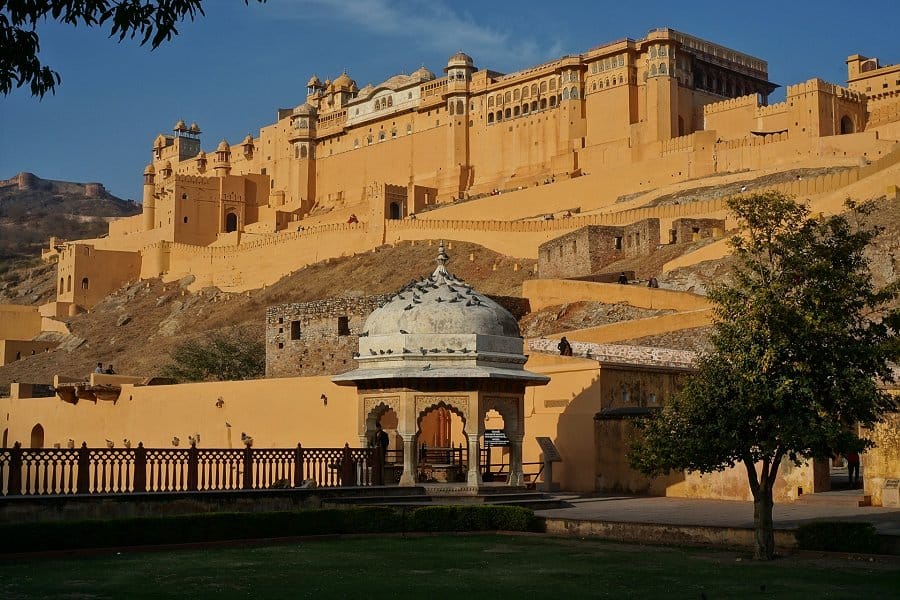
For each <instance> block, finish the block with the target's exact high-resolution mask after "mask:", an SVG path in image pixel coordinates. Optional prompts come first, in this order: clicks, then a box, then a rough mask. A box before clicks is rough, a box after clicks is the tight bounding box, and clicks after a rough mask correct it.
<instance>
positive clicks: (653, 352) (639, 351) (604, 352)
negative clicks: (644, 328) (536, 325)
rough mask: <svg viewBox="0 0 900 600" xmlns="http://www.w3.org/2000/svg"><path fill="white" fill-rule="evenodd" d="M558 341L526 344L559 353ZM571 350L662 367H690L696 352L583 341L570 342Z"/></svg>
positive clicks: (539, 350)
mask: <svg viewBox="0 0 900 600" xmlns="http://www.w3.org/2000/svg"><path fill="white" fill-rule="evenodd" d="M558 343H559V341H558V340H556V339H548V338H538V339H533V340H528V346H529V348H531V350H532V351H533V352H547V353H548V354H559V350H558V349H557V348H556V345H557V344H558ZM572 351H573V352H574V354H575V355H577V356H590V358H593V359H596V360H598V361H600V362H615V363H627V364H639V365H655V366H664V367H691V366H693V364H694V359H695V358H696V353H694V352H689V351H687V350H671V349H668V348H652V347H650V346H620V345H616V344H590V343H584V342H572Z"/></svg>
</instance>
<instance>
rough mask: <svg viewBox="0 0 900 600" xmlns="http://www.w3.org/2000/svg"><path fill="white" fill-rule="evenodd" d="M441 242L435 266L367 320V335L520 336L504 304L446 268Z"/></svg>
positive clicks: (446, 259)
mask: <svg viewBox="0 0 900 600" xmlns="http://www.w3.org/2000/svg"><path fill="white" fill-rule="evenodd" d="M448 260H449V257H448V256H447V254H446V252H444V247H443V245H441V247H440V250H439V254H438V267H437V268H436V269H435V270H434V273H432V274H431V276H429V277H426V278H424V279H421V280H419V281H414V282H412V283H410V284H409V285H407V286H406V287H405V288H403V289H402V290H401V291H400V292H399V293H398V294H396V295H394V296H393V297H391V299H390V300H388V302H387V303H385V304H384V305H383V306H382V307H381V308H379V309H377V310H375V311H374V312H373V313H372V314H371V315H369V318H368V319H367V320H366V324H365V327H364V330H365V331H368V332H369V335H370V336H377V335H392V334H396V333H401V331H403V332H406V333H407V334H411V335H445V334H475V335H491V336H501V337H514V338H519V337H520V335H519V325H518V323H517V322H516V320H515V318H514V317H513V316H512V315H511V314H510V313H509V311H507V310H506V309H505V308H503V307H502V306H500V305H499V304H497V303H496V302H494V301H493V300H491V299H490V298H488V297H487V296H485V295H483V294H479V293H477V292H476V291H475V290H474V289H473V288H472V286H470V285H469V284H468V283H466V282H464V281H462V280H460V279H457V278H456V277H455V276H454V275H452V274H451V273H450V272H449V271H447V268H446V263H447V261H448Z"/></svg>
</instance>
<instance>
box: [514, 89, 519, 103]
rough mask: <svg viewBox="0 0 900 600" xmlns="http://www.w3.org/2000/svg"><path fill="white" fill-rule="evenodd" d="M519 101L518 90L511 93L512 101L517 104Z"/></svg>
mask: <svg viewBox="0 0 900 600" xmlns="http://www.w3.org/2000/svg"><path fill="white" fill-rule="evenodd" d="M518 100H519V90H514V91H513V101H515V102H518Z"/></svg>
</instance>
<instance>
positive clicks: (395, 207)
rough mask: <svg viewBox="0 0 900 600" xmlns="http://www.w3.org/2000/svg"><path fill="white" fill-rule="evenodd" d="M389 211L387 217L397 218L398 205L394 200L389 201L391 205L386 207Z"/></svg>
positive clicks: (398, 216)
mask: <svg viewBox="0 0 900 600" xmlns="http://www.w3.org/2000/svg"><path fill="white" fill-rule="evenodd" d="M388 211H389V216H388V218H389V219H393V220H395V221H396V220H397V219H399V218H400V205H399V204H397V203H396V202H391V205H390V206H389V207H388Z"/></svg>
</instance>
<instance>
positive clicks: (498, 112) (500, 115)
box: [497, 110, 503, 121]
mask: <svg viewBox="0 0 900 600" xmlns="http://www.w3.org/2000/svg"><path fill="white" fill-rule="evenodd" d="M497 120H498V121H502V120H503V111H500V110H498V111H497Z"/></svg>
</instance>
